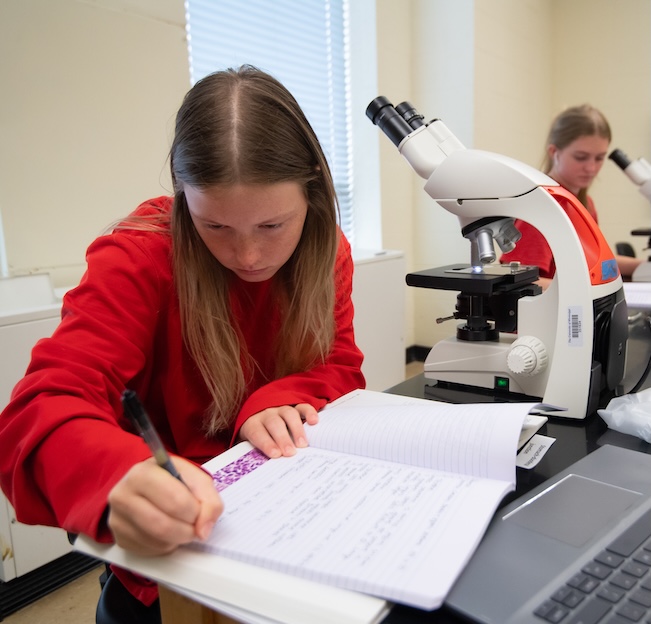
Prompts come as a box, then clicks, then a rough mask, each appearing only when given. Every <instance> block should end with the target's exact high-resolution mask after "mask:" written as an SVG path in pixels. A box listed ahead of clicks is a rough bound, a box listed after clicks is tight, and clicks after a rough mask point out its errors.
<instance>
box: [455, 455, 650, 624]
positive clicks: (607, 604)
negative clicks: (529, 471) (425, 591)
mask: <svg viewBox="0 0 651 624" xmlns="http://www.w3.org/2000/svg"><path fill="white" fill-rule="evenodd" d="M445 605H446V607H447V608H449V609H451V610H453V611H454V612H456V613H458V614H460V615H461V616H463V617H464V618H468V619H469V620H471V621H474V622H480V623H482V624H525V623H526V624H545V623H549V622H562V624H570V623H571V624H579V623H581V624H588V623H590V622H600V623H606V622H612V623H617V624H623V623H629V622H638V621H639V622H644V623H647V622H651V455H649V454H646V453H641V452H638V451H632V450H629V449H625V448H621V447H617V446H611V445H605V446H602V447H601V448H599V449H597V450H596V451H594V452H592V453H590V454H589V455H587V456H586V457H584V458H582V459H581V460H579V461H578V462H576V463H575V464H573V465H572V466H570V467H569V468H567V469H566V470H564V471H562V472H561V473H559V474H558V475H556V476H555V477H553V478H551V479H549V480H548V481H545V482H544V483H542V484H541V485H539V486H538V487H536V488H535V489H533V490H532V491H531V492H529V493H527V494H526V495H524V496H522V497H520V498H519V499H517V500H516V501H514V502H513V503H510V504H509V505H507V506H505V507H504V508H502V509H500V510H499V511H498V513H497V514H496V516H495V518H494V519H493V521H492V522H491V524H490V526H489V528H488V531H487V532H486V535H485V537H484V539H483V540H482V542H481V544H480V545H479V548H478V549H477V551H476V552H475V554H474V556H473V558H472V559H471V560H470V562H469V563H468V565H467V567H466V568H465V570H464V571H463V573H462V575H461V576H460V578H459V580H458V581H457V583H455V585H454V587H453V588H452V591H451V592H450V594H449V595H448V597H447V599H446V601H445Z"/></svg>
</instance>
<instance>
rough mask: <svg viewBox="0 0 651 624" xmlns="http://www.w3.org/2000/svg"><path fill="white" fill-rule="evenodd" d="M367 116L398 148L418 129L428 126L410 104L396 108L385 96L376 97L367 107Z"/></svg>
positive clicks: (405, 103) (403, 103) (402, 104)
mask: <svg viewBox="0 0 651 624" xmlns="http://www.w3.org/2000/svg"><path fill="white" fill-rule="evenodd" d="M366 116H367V117H368V118H369V119H370V120H371V121H372V122H373V123H374V124H375V125H376V126H378V127H379V128H380V130H382V132H384V134H386V135H387V136H388V137H389V139H391V142H392V143H393V144H394V145H395V146H396V147H398V145H400V143H401V141H402V140H403V139H404V138H405V137H406V136H408V135H410V134H411V133H412V132H413V131H414V130H415V129H416V128H419V127H421V126H425V125H427V124H425V122H424V121H423V116H422V115H421V114H420V113H419V112H418V111H417V110H416V109H415V108H414V107H413V106H412V105H411V104H410V103H409V102H402V103H401V104H398V106H395V107H394V106H393V104H392V103H391V102H390V101H389V100H388V99H387V98H386V97H384V96H383V95H380V96H378V97H376V98H375V99H374V100H373V101H372V102H371V103H370V104H369V105H368V106H367V107H366Z"/></svg>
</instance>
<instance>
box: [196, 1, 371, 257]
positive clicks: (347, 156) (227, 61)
mask: <svg viewBox="0 0 651 624" xmlns="http://www.w3.org/2000/svg"><path fill="white" fill-rule="evenodd" d="M350 4H353V5H357V6H355V7H352V6H349V5H350ZM369 7H370V8H371V9H372V10H371V15H370V16H369V14H368V10H370V9H369ZM364 8H367V9H368V10H367V11H365V13H364V14H363V15H362V14H360V9H364ZM369 17H370V19H369ZM186 21H187V31H188V49H189V56H190V74H191V80H192V83H193V84H194V82H196V81H197V80H199V79H200V78H202V77H203V76H205V75H206V74H209V73H210V72H212V71H215V70H217V69H224V68H226V67H236V66H239V65H242V64H244V63H248V64H251V65H255V66H256V67H259V68H260V69H262V70H264V71H267V72H269V73H270V74H272V75H273V76H275V77H276V78H278V79H279V80H280V81H281V82H282V83H283V84H284V85H285V86H286V87H287V88H288V89H289V90H290V91H291V92H292V94H293V95H294V97H296V99H297V100H298V102H299V104H300V105H301V107H302V108H303V110H304V112H305V114H306V116H307V118H308V120H309V121H310V123H311V124H312V127H313V128H314V130H315V132H316V134H317V136H318V137H319V140H320V142H321V145H322V146H323V149H324V152H325V154H326V157H327V158H328V162H329V164H330V167H331V169H332V174H333V178H334V181H335V187H336V190H337V196H338V198H339V205H340V211H341V226H342V229H343V230H344V232H345V234H346V236H347V238H348V239H349V241H350V243H351V245H353V246H358V247H359V246H360V245H361V246H363V247H370V248H379V247H380V245H381V233H380V227H379V223H380V216H379V215H380V202H379V174H378V169H379V157H378V151H377V145H376V141H377V137H376V132H377V129H376V128H373V127H372V124H371V123H370V121H368V120H367V119H365V117H364V112H365V108H366V104H368V102H370V100H371V99H373V98H374V97H375V96H376V95H377V93H375V92H371V90H372V89H373V88H374V83H375V79H374V76H375V71H374V67H375V35H374V29H375V19H374V1H373V0H363V1H361V2H360V1H359V0H356V1H355V2H353V3H350V2H349V0H277V1H276V2H273V3H272V2H268V0H186ZM369 23H370V26H369ZM358 25H359V26H358ZM363 28H366V29H367V30H366V31H363V30H362V29H363ZM371 30H372V31H373V32H372V33H371V35H369V34H368V33H369V32H371ZM351 41H352V43H353V46H351ZM360 41H364V42H369V43H370V44H371V45H370V48H371V49H369V47H368V46H361V48H363V52H362V54H359V55H357V57H358V58H357V61H356V62H357V63H359V62H361V63H363V64H364V65H365V66H364V65H362V67H363V72H364V75H366V76H367V75H368V72H369V69H370V74H371V76H373V80H370V81H369V79H368V77H367V78H365V79H362V80H359V81H357V82H358V84H359V85H363V87H364V89H363V90H362V93H359V88H357V89H354V88H353V86H352V85H353V84H355V80H354V77H355V76H356V75H357V72H358V71H359V69H360V68H358V66H356V64H355V62H354V61H353V58H352V57H353V55H352V54H351V47H353V48H354V49H360ZM369 56H370V57H371V58H372V59H373V66H372V68H369V67H368V57H369ZM364 98H367V99H364ZM359 124H364V125H365V126H369V128H364V129H362V130H361V132H360V129H357V128H356V127H354V126H357V125H359ZM360 151H361V153H363V154H364V156H365V158H364V161H363V163H362V162H361V161H360V158H359V153H360ZM356 152H357V154H356ZM373 170H374V171H375V174H374V175H373V174H371V175H369V172H370V171H373ZM369 211H370V212H371V213H373V214H369Z"/></svg>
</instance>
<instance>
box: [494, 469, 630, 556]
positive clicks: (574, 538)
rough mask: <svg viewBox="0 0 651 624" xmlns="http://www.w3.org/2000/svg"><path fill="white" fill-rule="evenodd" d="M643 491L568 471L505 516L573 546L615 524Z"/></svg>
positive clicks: (578, 545) (579, 544) (508, 519)
mask: <svg viewBox="0 0 651 624" xmlns="http://www.w3.org/2000/svg"><path fill="white" fill-rule="evenodd" d="M640 496H641V494H639V493H638V492H633V491H632V490H626V489H624V488H620V487H617V486H614V485H609V484H608V483H603V482H601V481H595V480H593V479H588V478H586V477H581V476H579V475H575V474H572V475H568V476H567V477H565V478H564V479H562V480H561V481H559V482H558V483H555V484H554V485H553V486H551V487H550V488H549V489H547V490H545V491H544V492H542V493H541V494H539V495H538V496H536V497H535V498H533V499H531V500H530V501H528V502H527V503H525V504H524V505H522V506H521V507H518V508H517V509H516V510H515V511H512V512H511V513H510V514H508V515H507V516H505V517H504V520H505V521H506V522H514V523H515V524H518V525H520V526H522V527H525V528H527V529H529V530H531V531H536V532H538V533H542V534H543V535H546V536H548V537H552V538H554V539H557V540H560V541H561V542H565V543H566V544H569V545H571V546H575V547H580V546H583V544H585V543H586V542H587V541H588V540H589V539H592V538H593V537H594V536H595V535H597V534H599V533H601V531H602V529H605V528H608V527H611V526H613V525H614V524H615V523H616V522H617V519H618V518H621V517H622V515H623V514H624V512H625V510H626V509H628V508H629V507H631V506H633V505H634V504H635V503H637V502H638V501H639V500H640Z"/></svg>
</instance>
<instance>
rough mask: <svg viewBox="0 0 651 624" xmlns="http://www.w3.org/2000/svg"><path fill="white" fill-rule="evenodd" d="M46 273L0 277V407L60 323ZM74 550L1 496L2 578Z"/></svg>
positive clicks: (54, 531)
mask: <svg viewBox="0 0 651 624" xmlns="http://www.w3.org/2000/svg"><path fill="white" fill-rule="evenodd" d="M43 277H45V278H47V276H29V278H34V279H29V278H9V279H4V280H0V411H1V410H2V409H4V407H5V405H6V404H7V402H8V401H9V396H10V394H11V391H12V389H13V387H14V386H15V385H16V383H17V382H18V381H19V380H20V378H21V377H22V376H23V375H24V373H25V369H26V368H27V365H28V363H29V359H30V354H31V350H32V347H33V346H34V344H35V343H36V342H37V341H38V340H39V339H40V338H44V337H46V336H49V335H50V334H51V333H52V332H53V331H54V328H55V327H56V326H57V324H58V323H59V318H60V312H61V304H60V302H58V301H57V300H56V297H54V294H53V290H52V288H51V287H50V285H49V279H46V280H44V279H41V278H43ZM48 289H49V291H48ZM71 549H72V547H71V546H70V544H69V543H68V538H67V535H66V533H65V531H63V530H61V529H54V528H51V527H42V526H28V525H26V524H22V523H20V522H18V521H17V520H16V515H15V512H14V509H13V507H12V506H11V505H10V504H9V501H8V500H7V499H6V498H5V496H4V495H2V494H0V552H1V554H2V561H1V562H0V581H10V580H11V579H14V578H16V577H19V576H22V575H23V574H26V573H27V572H30V571H32V570H35V569H36V568H38V567H40V566H42V565H44V564H46V563H48V562H50V561H52V560H54V559H56V558H58V557H60V556H62V555H65V554H66V553H68V552H70V551H71Z"/></svg>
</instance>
